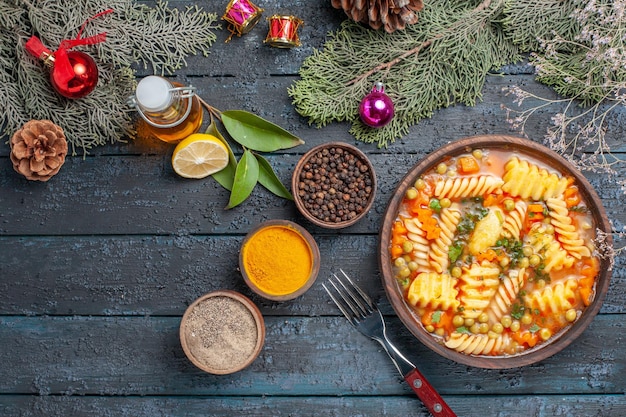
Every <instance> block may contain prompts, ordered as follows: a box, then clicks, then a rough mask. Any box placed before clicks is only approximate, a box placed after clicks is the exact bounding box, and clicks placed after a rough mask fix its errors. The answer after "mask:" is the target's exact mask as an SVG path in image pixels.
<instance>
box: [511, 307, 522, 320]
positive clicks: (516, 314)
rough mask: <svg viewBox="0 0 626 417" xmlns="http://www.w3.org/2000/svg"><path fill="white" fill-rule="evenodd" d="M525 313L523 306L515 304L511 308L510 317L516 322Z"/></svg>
mask: <svg viewBox="0 0 626 417" xmlns="http://www.w3.org/2000/svg"><path fill="white" fill-rule="evenodd" d="M525 311H526V307H524V305H523V304H519V303H515V304H513V307H512V308H511V317H513V318H514V319H516V320H520V319H521V318H522V316H523V315H524V312H525Z"/></svg>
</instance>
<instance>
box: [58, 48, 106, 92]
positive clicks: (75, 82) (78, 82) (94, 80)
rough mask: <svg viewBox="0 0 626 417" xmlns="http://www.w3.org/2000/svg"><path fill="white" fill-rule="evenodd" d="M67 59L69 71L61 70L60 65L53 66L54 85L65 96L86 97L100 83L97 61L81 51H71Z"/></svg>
mask: <svg viewBox="0 0 626 417" xmlns="http://www.w3.org/2000/svg"><path fill="white" fill-rule="evenodd" d="M67 59H68V61H69V67H68V68H69V71H67V70H65V71H61V70H60V69H59V66H58V65H54V66H53V67H52V70H51V71H50V82H51V83H52V87H54V89H55V90H56V91H57V92H58V93H59V94H61V95H62V96H63V97H67V98H81V97H85V96H86V95H87V94H89V93H91V92H92V91H93V89H94V88H96V85H97V84H98V66H97V65H96V61H94V60H93V58H92V57H90V56H89V55H87V54H86V53H84V52H79V51H69V52H68V53H67ZM70 77H71V78H70Z"/></svg>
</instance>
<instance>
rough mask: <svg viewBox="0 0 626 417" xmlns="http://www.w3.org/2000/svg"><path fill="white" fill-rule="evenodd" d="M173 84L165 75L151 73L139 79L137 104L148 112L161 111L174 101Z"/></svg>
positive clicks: (136, 92)
mask: <svg viewBox="0 0 626 417" xmlns="http://www.w3.org/2000/svg"><path fill="white" fill-rule="evenodd" d="M172 88H173V86H172V84H171V83H170V82H169V81H168V80H166V79H165V78H163V77H159V76H156V75H149V76H147V77H145V78H143V79H142V80H141V81H139V84H137V90H136V91H135V97H136V99H137V104H139V106H140V107H141V108H142V109H143V110H144V111H148V112H160V111H163V110H165V109H167V108H168V107H169V106H170V105H171V103H172V92H171V90H172Z"/></svg>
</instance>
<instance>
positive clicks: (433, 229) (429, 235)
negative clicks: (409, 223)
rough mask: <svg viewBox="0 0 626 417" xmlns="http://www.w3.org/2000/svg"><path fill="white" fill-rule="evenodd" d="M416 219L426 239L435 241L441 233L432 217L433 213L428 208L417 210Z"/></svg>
mask: <svg viewBox="0 0 626 417" xmlns="http://www.w3.org/2000/svg"><path fill="white" fill-rule="evenodd" d="M417 219H418V220H419V221H420V222H421V223H422V229H423V230H424V231H425V232H426V239H428V240H433V239H437V238H438V237H439V235H440V233H441V228H440V227H439V224H438V223H437V220H436V219H435V218H434V217H433V211H432V210H431V209H429V208H421V207H420V208H418V209H417Z"/></svg>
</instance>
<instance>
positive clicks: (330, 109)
mask: <svg viewBox="0 0 626 417" xmlns="http://www.w3.org/2000/svg"><path fill="white" fill-rule="evenodd" d="M504 6H505V1H504V0H484V1H483V2H481V3H478V2H468V1H461V0H445V1H437V2H430V3H429V4H428V5H427V6H426V8H425V9H424V10H423V11H422V12H421V13H420V21H419V23H418V24H415V25H411V26H409V27H407V29H405V30H404V31H397V32H395V33H393V34H387V33H385V32H383V31H372V30H368V29H365V28H363V27H361V26H359V25H358V24H355V23H353V22H351V21H346V22H344V23H343V24H342V26H341V28H340V29H339V30H338V31H336V32H335V33H332V34H330V35H329V39H328V41H327V42H326V44H325V46H324V49H323V50H322V51H316V52H315V53H314V54H313V55H311V56H310V57H309V58H307V59H306V60H305V62H304V64H303V65H302V68H301V69H300V76H301V79H300V80H298V81H296V82H295V83H294V84H293V85H292V86H291V87H290V88H289V95H290V96H291V98H292V100H293V104H294V106H295V108H296V110H297V111H298V112H299V113H300V114H301V115H303V116H305V117H307V118H308V120H309V123H310V124H316V125H317V126H319V127H321V126H325V125H327V124H328V123H331V122H333V121H349V122H352V128H351V130H350V133H352V134H353V135H354V136H355V137H356V139H357V140H361V141H364V142H370V143H371V142H375V143H377V144H378V146H379V147H386V146H388V144H389V143H391V142H393V141H394V140H395V139H397V138H399V137H402V136H404V135H406V134H408V129H409V127H410V126H411V125H413V124H416V123H418V122H419V121H420V120H421V119H423V118H426V117H430V116H432V114H433V112H434V111H435V110H436V109H438V108H442V107H447V106H450V105H454V104H457V103H463V104H466V105H474V104H475V103H476V101H477V100H479V99H480V97H481V91H482V88H483V85H484V82H485V78H486V76H487V74H488V73H489V71H492V70H495V69H498V68H500V67H501V66H503V65H504V64H507V63H510V62H514V61H516V60H518V59H519V55H518V50H517V48H516V47H515V46H514V45H513V44H512V43H511V42H510V41H509V40H508V39H506V37H505V36H504V34H503V33H502V30H501V29H500V28H499V26H500V22H499V19H500V18H501V14H502V12H503V9H504ZM378 81H380V82H383V84H384V85H385V92H386V93H387V94H388V95H389V96H390V97H391V99H392V100H393V102H394V106H395V110H396V116H395V117H394V119H393V120H392V121H391V123H390V124H388V125H387V126H385V127H383V128H381V129H371V128H368V127H367V126H365V125H364V124H363V123H361V122H360V120H359V119H358V106H359V102H360V100H361V98H362V97H364V96H365V95H366V94H367V93H368V92H369V90H370V89H371V88H372V86H373V85H374V84H375V83H376V82H378Z"/></svg>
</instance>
